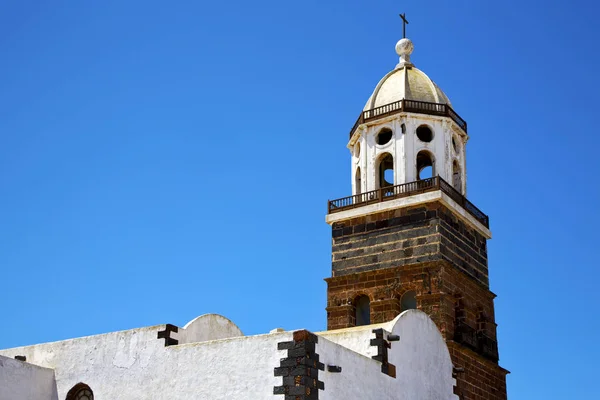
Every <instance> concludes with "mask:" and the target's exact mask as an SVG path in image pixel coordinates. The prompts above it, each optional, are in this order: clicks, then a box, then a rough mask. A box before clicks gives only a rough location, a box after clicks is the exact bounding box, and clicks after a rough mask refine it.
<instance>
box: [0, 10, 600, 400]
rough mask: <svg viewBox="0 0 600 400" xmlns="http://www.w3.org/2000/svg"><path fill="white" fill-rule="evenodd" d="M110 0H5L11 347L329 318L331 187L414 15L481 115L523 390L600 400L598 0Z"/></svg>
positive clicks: (482, 187) (514, 384) (421, 59)
mask: <svg viewBox="0 0 600 400" xmlns="http://www.w3.org/2000/svg"><path fill="white" fill-rule="evenodd" d="M100 3H101V4H100ZM100 3H98V2H84V1H69V2H42V1H27V0H4V1H2V3H0V55H1V56H0V57H1V58H0V268H1V272H2V274H1V277H0V284H1V288H2V289H1V292H0V299H1V303H2V307H0V348H6V347H13V346H18V345H26V344H34V343H39V342H46V341H54V340H61V339H66V338H71V337H78V336H83V335H90V334H96V333H103V332H109V331H114V330H122V329H129V328H135V327H142V326H148V325H154V324H160V323H167V322H170V323H174V324H177V325H183V324H185V323H186V322H187V321H189V320H191V319H192V318H194V317H196V316H197V315H200V314H204V313H208V312H216V313H221V314H223V315H225V316H227V317H229V318H231V319H232V320H233V321H234V322H236V323H237V324H238V325H239V326H240V327H241V328H242V330H243V331H244V332H245V333H247V334H255V333H263V332H267V331H269V330H270V329H273V328H275V327H284V328H286V329H294V328H301V327H304V328H308V329H311V330H322V329H324V328H325V326H326V325H325V322H326V321H325V311H324V307H325V301H326V285H325V282H324V281H323V278H325V277H327V276H329V275H330V267H331V264H330V240H331V239H330V228H329V226H328V225H326V224H325V222H324V216H325V212H326V207H325V206H326V200H327V199H328V198H338V197H342V196H346V195H348V194H349V193H350V172H349V168H350V164H349V152H348V150H347V149H346V140H347V134H348V131H349V129H350V127H351V126H352V124H353V123H354V121H355V120H356V118H357V116H358V113H359V111H360V110H361V108H362V106H363V105H364V103H365V101H366V99H367V98H368V96H369V95H370V93H371V91H372V90H373V88H374V86H375V85H376V83H377V81H378V80H379V79H380V78H381V77H382V76H383V75H384V74H385V73H386V72H388V71H389V70H391V69H392V68H393V67H394V66H395V64H396V62H397V56H396V54H395V52H394V45H395V43H396V41H397V40H398V39H399V38H400V37H401V32H402V25H401V23H400V20H399V18H398V13H400V12H406V13H407V14H408V18H409V21H410V25H409V26H408V36H409V37H410V38H412V39H413V41H414V43H415V52H414V53H413V61H414V62H415V64H416V65H417V66H418V67H419V68H420V69H422V70H424V71H425V72H426V73H427V74H428V75H429V76H430V77H431V78H432V79H434V80H435V81H436V83H438V84H439V85H440V86H441V87H442V88H443V89H444V91H445V92H446V93H447V94H448V95H449V97H450V98H451V100H452V102H453V105H454V108H455V109H456V110H457V112H458V113H459V114H460V115H461V116H462V117H464V118H465V119H466V120H467V121H468V123H469V133H470V135H471V140H470V141H469V144H468V146H467V157H468V186H469V198H470V199H471V200H472V201H473V202H474V203H475V204H476V205H477V206H478V207H479V208H481V209H482V210H484V211H485V212H486V213H488V214H489V215H490V218H491V227H492V231H493V233H494V239H493V240H492V241H490V243H489V256H490V264H489V267H490V280H491V289H492V290H493V291H494V292H495V293H497V294H498V298H497V299H496V320H497V322H498V324H499V327H498V335H499V342H500V357H501V365H503V366H504V367H505V368H507V369H509V370H510V371H511V372H512V374H511V375H509V377H508V389H509V397H510V399H511V400H517V399H526V400H531V399H584V398H585V399H591V398H600V391H599V387H598V384H597V381H598V378H597V372H598V367H597V364H598V359H599V357H600V350H599V345H598V340H597V335H598V331H599V330H600V322H599V308H600V300H599V298H598V295H597V291H598V289H597V287H598V280H599V279H600V271H599V268H598V267H599V265H598V264H599V263H598V239H597V237H598V229H599V226H600V216H599V214H600V212H599V210H598V205H599V202H600V191H599V184H598V176H599V175H600V174H599V173H600V171H599V167H598V161H597V159H598V156H597V152H598V150H597V149H598V147H599V146H600V139H599V136H600V133H599V132H598V130H597V129H598V119H597V117H596V115H597V114H598V111H597V110H596V109H595V106H596V104H598V93H600V91H599V89H600V85H599V79H600V78H599V76H600V75H599V72H598V71H600V62H599V59H598V57H599V56H598V51H597V50H598V41H599V40H600V34H599V32H600V31H599V28H598V22H597V15H598V11H599V10H598V6H597V5H596V4H595V3H594V2H591V1H590V2H585V1H543V2H542V1H528V0H522V1H518V2H517V1H514V2H491V1H466V0H462V1H428V2H421V1H411V2H398V1H374V2H364V1H360V2H359V1H329V2H324V1H322V0H321V1H316V0H305V1H302V2H287V1H285V2H282V1H274V0H273V1H253V2H248V1H229V2H215V1H211V2H208V1H206V2H199V1H178V2H170V3H169V2H164V1H160V2H159V1H149V0H145V1H103V2H100ZM292 288H293V289H292Z"/></svg>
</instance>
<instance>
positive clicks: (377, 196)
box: [327, 176, 490, 228]
mask: <svg viewBox="0 0 600 400" xmlns="http://www.w3.org/2000/svg"><path fill="white" fill-rule="evenodd" d="M436 190H441V191H442V192H443V193H445V194H446V195H448V196H449V197H450V198H451V199H452V200H454V201H455V202H457V203H458V204H460V206H461V207H463V208H464V209H465V210H466V211H467V212H468V213H469V214H471V215H472V216H473V217H474V218H475V219H476V220H478V221H479V222H481V223H482V224H483V225H484V226H485V227H486V228H489V227H490V221H489V218H488V216H487V215H486V214H484V213H483V212H482V211H481V210H479V209H478V208H477V207H475V205H474V204H473V203H471V202H470V201H469V200H467V198H466V197H465V196H463V195H462V194H460V192H458V191H457V190H456V189H454V188H453V187H452V185H450V184H449V183H448V182H446V181H445V180H443V179H442V178H440V177H439V176H434V177H432V178H427V179H422V180H419V181H414V182H409V183H403V184H401V185H396V186H388V187H384V188H381V189H376V190H371V191H370V192H365V193H361V194H356V195H353V196H348V197H342V198H341V199H336V200H329V201H328V203H327V207H328V208H327V211H328V213H329V214H332V213H336V212H339V211H344V210H349V209H352V208H357V207H362V206H365V205H368V204H373V203H379V202H382V201H388V200H394V199H398V198H401V197H408V196H412V195H415V194H420V193H426V192H433V191H436Z"/></svg>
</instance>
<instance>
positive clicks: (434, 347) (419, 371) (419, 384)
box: [318, 310, 458, 400]
mask: <svg viewBox="0 0 600 400" xmlns="http://www.w3.org/2000/svg"><path fill="white" fill-rule="evenodd" d="M377 328H383V329H384V331H387V332H388V333H391V334H395V335H398V336H399V337H400V340H399V341H397V342H391V344H392V346H391V348H390V349H389V351H388V358H389V362H390V363H392V364H394V365H395V366H396V378H395V379H394V378H391V377H388V376H386V375H384V374H383V373H382V372H381V369H380V368H381V364H380V363H378V362H376V364H377V368H376V370H375V371H373V369H372V367H370V366H369V363H367V362H365V361H364V360H363V359H353V358H351V359H348V358H346V357H343V355H344V352H345V351H352V352H357V353H359V354H362V355H363V356H364V358H365V359H367V360H370V361H372V360H371V357H372V356H373V355H376V349H374V347H372V346H370V339H371V338H374V334H373V333H372V330H373V329H377ZM318 335H319V336H321V337H322V338H324V339H327V341H325V340H321V338H319V346H318V348H319V349H318V351H319V355H320V357H321V360H322V361H323V362H324V363H327V362H329V359H330V358H331V359H332V360H336V362H339V364H337V365H339V366H341V367H342V372H341V373H340V374H327V375H326V376H327V379H326V380H325V388H326V389H333V390H332V392H331V393H335V392H337V393H344V394H345V396H346V397H344V396H341V397H337V396H336V397H325V396H323V398H324V399H325V398H327V399H334V398H335V399H365V400H366V399H374V400H375V399H389V400H402V399H406V400H409V399H410V400H429V399H438V400H457V399H458V397H457V396H456V395H454V385H455V384H456V381H455V379H454V378H452V368H453V367H452V360H451V359H450V353H449V352H448V348H447V346H446V343H445V342H444V339H443V338H442V335H441V334H440V332H439V330H438V329H437V327H436V325H435V323H434V322H433V321H432V320H431V319H430V318H429V317H428V316H427V314H425V313H423V312H422V311H418V310H408V311H405V312H403V313H402V314H400V315H399V316H398V317H396V318H395V319H394V320H393V321H391V322H388V323H385V324H378V325H367V326H361V327H356V328H348V329H340V330H335V331H327V332H320V333H319V334H318ZM385 336H386V337H387V335H385ZM329 342H333V343H337V344H339V345H341V346H340V347H341V348H342V349H343V351H342V350H339V349H337V350H335V351H337V353H335V352H334V351H331V352H330V351H329V350H328V349H327V347H326V344H327V343H329ZM344 371H347V372H348V373H347V375H346V376H345V377H344V376H342V375H344ZM377 374H380V375H383V376H384V379H383V380H381V378H377V377H376V375H377ZM356 379H360V380H359V382H360V385H356V381H355V382H353V380H356ZM371 382H373V383H376V382H380V383H379V385H381V386H380V387H375V386H372V385H371V384H370V383H371ZM344 387H346V389H344ZM356 390H360V391H361V392H360V393H356ZM326 391H327V390H326Z"/></svg>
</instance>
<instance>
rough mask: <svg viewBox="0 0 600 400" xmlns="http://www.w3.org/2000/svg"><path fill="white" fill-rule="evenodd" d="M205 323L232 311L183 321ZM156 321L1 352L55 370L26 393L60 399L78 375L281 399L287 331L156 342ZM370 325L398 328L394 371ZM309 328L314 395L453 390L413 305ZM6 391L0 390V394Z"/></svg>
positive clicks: (104, 382) (168, 392) (150, 394)
mask: <svg viewBox="0 0 600 400" xmlns="http://www.w3.org/2000/svg"><path fill="white" fill-rule="evenodd" d="M213 323H216V324H217V325H219V326H220V328H219V329H221V328H223V327H224V329H223V330H222V331H219V329H216V330H214V329H213V332H221V333H224V334H228V333H231V332H232V331H235V329H234V327H235V325H234V324H233V323H231V321H229V320H227V319H226V318H224V317H220V316H214V315H213V316H204V317H203V318H197V319H195V320H194V321H192V322H191V323H190V324H188V325H187V327H188V328H187V329H190V328H192V327H195V328H197V329H198V331H197V332H196V333H194V335H195V336H194V339H201V338H202V334H201V333H199V332H200V330H201V329H200V326H205V327H209V330H211V328H210V326H211V325H212V324H213ZM165 328H166V326H165V325H158V326H153V327H149V328H141V329H133V330H129V331H121V332H114V333H108V334H104V335H97V336H89V337H84V338H79V339H73V340H65V341H61V342H55V343H46V344H39V345H35V346H27V347H21V348H16V349H8V350H2V351H0V353H1V354H3V355H5V356H8V357H14V356H15V355H23V356H26V357H27V360H28V361H29V362H31V363H33V364H36V365H40V366H43V367H46V368H53V369H54V370H55V371H54V374H55V376H56V386H55V387H54V391H51V390H52V388H51V387H49V385H48V382H54V381H53V379H52V377H53V375H52V371H51V370H44V369H40V370H42V371H44V373H46V375H43V374H42V375H40V376H43V377H44V379H46V380H45V381H44V385H43V386H40V392H39V393H40V394H41V395H44V394H46V397H33V398H32V400H38V399H39V400H57V399H64V398H65V396H66V394H67V392H68V391H69V390H70V389H71V388H72V387H73V386H75V385H76V384H78V383H80V382H81V383H84V384H86V385H88V386H89V387H90V388H91V390H92V391H93V393H94V398H95V399H96V400H108V399H110V400H112V399H121V398H123V399H125V398H130V399H139V400H144V399H173V400H177V399H190V398H193V399H223V398H226V399H229V400H248V399H261V400H262V399H280V400H283V397H282V395H275V394H273V388H274V387H276V386H281V385H282V383H283V378H282V377H280V376H275V373H274V369H275V368H276V367H280V363H281V360H282V359H284V358H286V356H287V357H289V354H288V353H287V350H278V344H279V343H282V342H289V341H292V340H293V333H292V332H275V333H271V334H267V335H258V336H238V337H232V338H227V339H221V340H212V341H202V342H195V343H187V344H178V345H171V346H168V347H165V340H164V339H158V338H157V335H158V332H159V331H163V330H165ZM236 328H237V327H236ZM377 328H383V329H385V330H386V331H388V332H389V333H392V334H396V335H399V336H400V341H397V342H392V346H391V348H390V349H389V352H388V358H389V362H390V363H392V364H394V365H395V366H396V378H392V377H390V376H388V375H386V374H384V373H382V372H381V363H380V362H379V361H375V360H373V359H372V358H371V357H372V356H374V355H376V354H377V348H376V347H374V346H371V345H370V340H371V339H372V338H373V337H374V334H373V333H372V330H373V329H377ZM180 331H184V330H180ZM189 332H192V330H190V331H189ZM240 333H241V332H240ZM317 336H318V342H317V344H316V346H315V347H316V353H317V354H318V355H319V359H320V361H321V362H322V363H324V364H325V370H324V371H320V372H319V380H321V381H323V382H324V384H325V390H321V391H320V393H319V397H320V398H322V399H329V400H333V399H338V400H341V399H345V400H351V399H357V400H359V399H360V400H369V399H378V400H382V399H383V400H385V399H389V400H392V399H393V400H397V399H407V400H408V399H410V400H421V399H422V400H425V399H431V398H435V399H439V400H451V399H452V400H456V397H455V396H454V395H453V394H452V393H453V385H454V379H453V378H452V363H451V361H450V356H449V353H448V350H447V347H446V345H445V343H444V341H443V339H442V337H441V335H440V333H439V331H438V330H437V328H436V326H435V324H434V323H433V322H432V321H431V320H430V319H429V317H428V316H427V315H426V314H424V313H422V312H420V311H416V310H410V311H407V312H405V313H403V314H401V315H400V316H399V317H398V318H396V319H395V320H394V321H391V322H389V323H387V324H378V325H369V326H364V327H358V328H351V329H345V330H342V331H338V332H336V331H330V332H323V333H320V334H317ZM191 337H192V336H189V337H188V338H191ZM385 338H387V333H386V335H385ZM293 357H295V356H292V359H293ZM2 360H5V359H2ZM8 361H10V362H11V363H16V362H18V361H14V360H10V359H9V360H8ZM22 364H23V365H28V364H25V363H22ZM328 364H330V365H337V366H340V367H342V372H341V373H335V372H329V371H327V365H328ZM36 379H41V378H36ZM40 382H41V381H40ZM20 386H22V384H21V385H20ZM0 393H2V392H0ZM56 394H57V395H58V397H57V396H56ZM50 396H54V397H50ZM14 398H15V397H1V396H0V400H4V399H6V400H8V399H10V400H13V399H14ZM16 398H18V397H16Z"/></svg>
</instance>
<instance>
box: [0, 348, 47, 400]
mask: <svg viewBox="0 0 600 400" xmlns="http://www.w3.org/2000/svg"><path fill="white" fill-rule="evenodd" d="M0 400H58V394H57V392H56V381H55V380H54V371H53V370H51V369H48V368H42V367H39V366H37V365H33V364H30V363H28V362H23V361H18V360H15V359H13V358H8V357H4V356H0Z"/></svg>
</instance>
